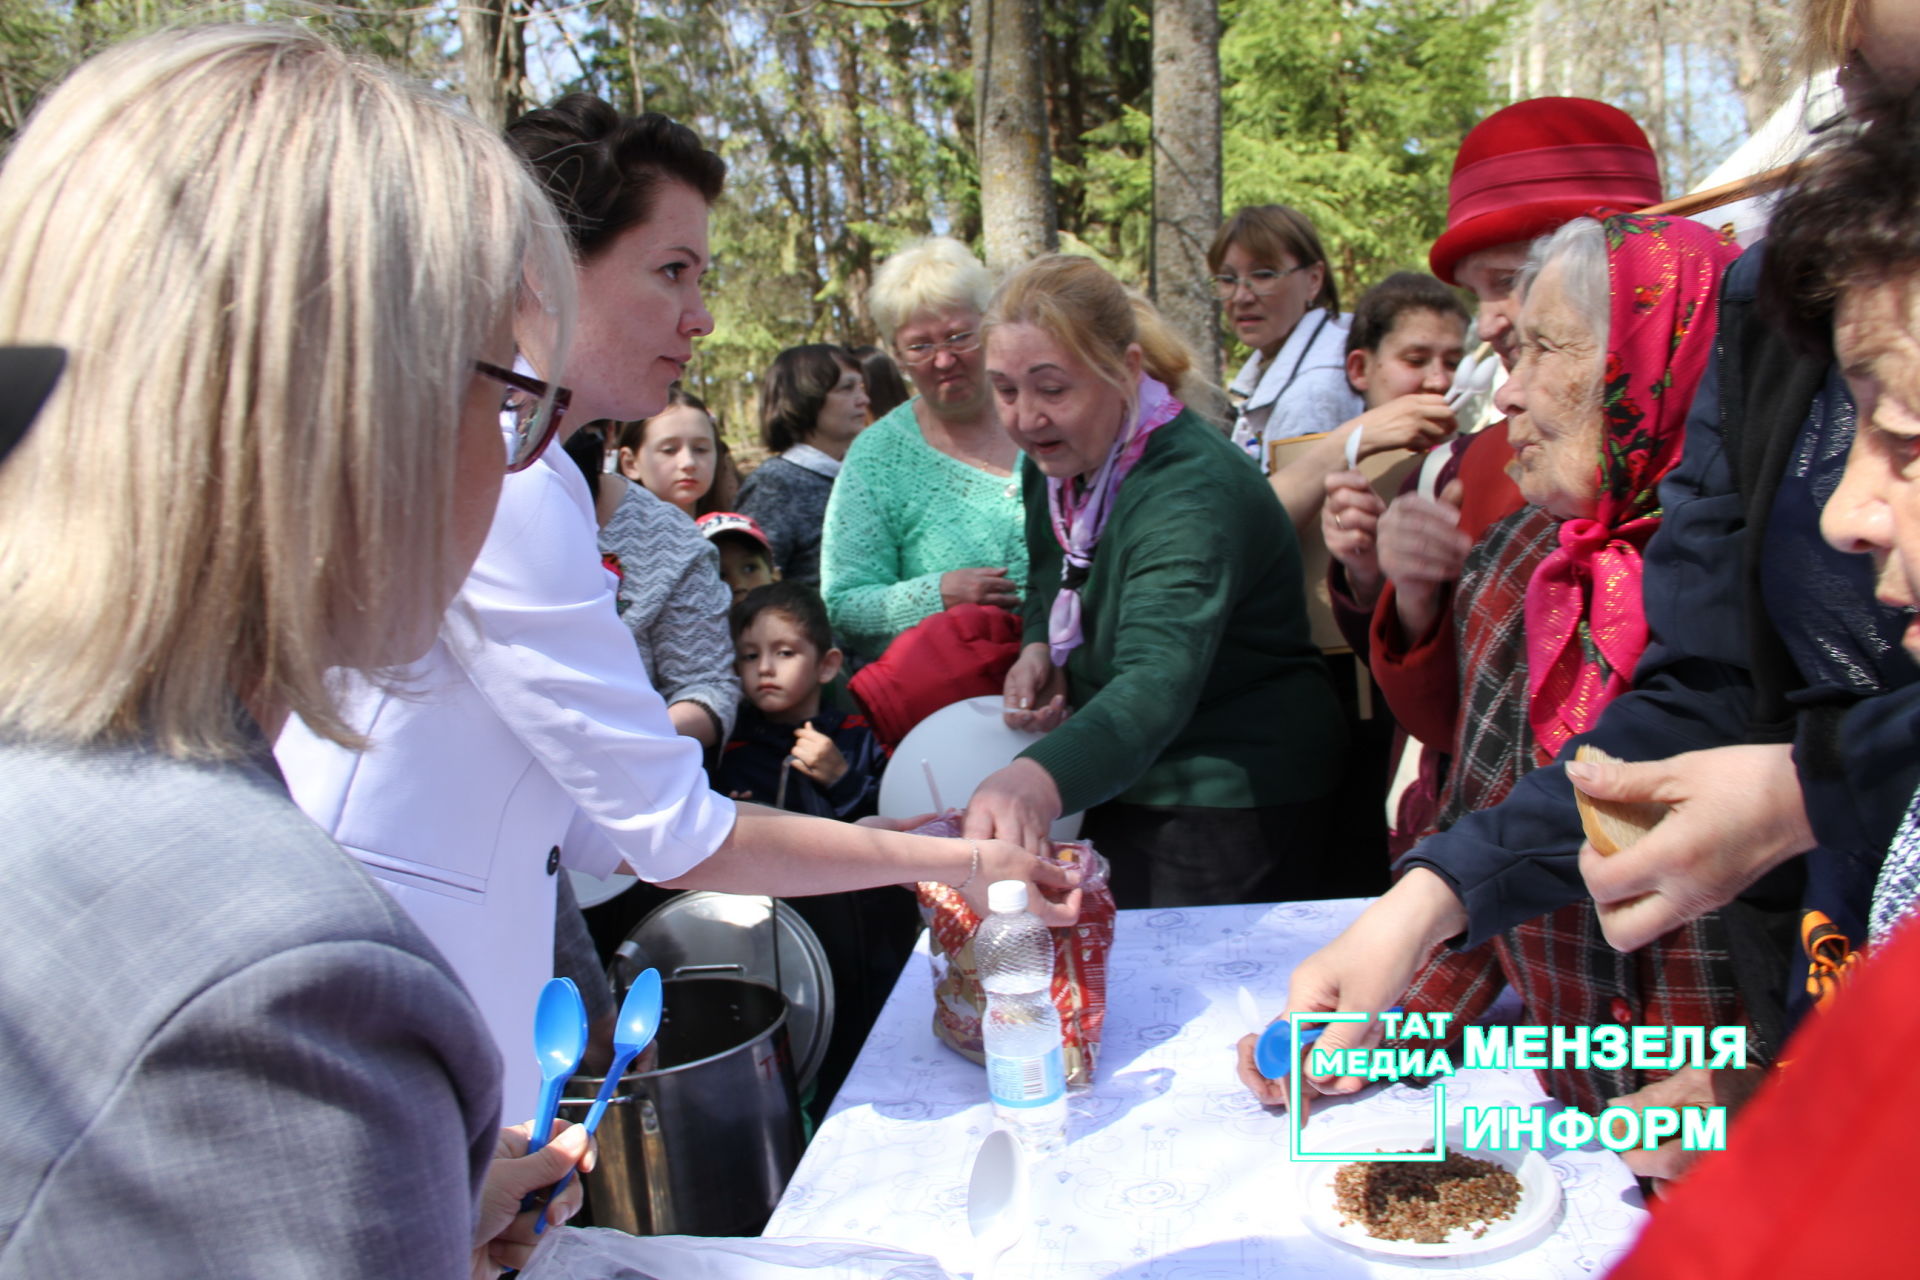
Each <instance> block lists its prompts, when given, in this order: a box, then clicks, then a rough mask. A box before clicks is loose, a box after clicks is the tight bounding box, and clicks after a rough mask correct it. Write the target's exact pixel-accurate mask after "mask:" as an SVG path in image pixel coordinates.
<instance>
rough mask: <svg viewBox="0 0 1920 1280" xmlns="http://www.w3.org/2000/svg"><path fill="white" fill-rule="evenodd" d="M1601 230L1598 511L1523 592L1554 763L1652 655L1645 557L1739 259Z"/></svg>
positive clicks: (1673, 235) (1711, 245) (1532, 695)
mask: <svg viewBox="0 0 1920 1280" xmlns="http://www.w3.org/2000/svg"><path fill="white" fill-rule="evenodd" d="M1601 227H1602V228H1603V230H1604V231H1605V233H1606V237H1607V275H1608V279H1609V281H1610V283H1611V286H1612V307H1611V309H1610V315H1611V320H1610V327H1609V332H1608V335H1607V371H1606V385H1605V394H1604V401H1603V406H1602V412H1603V413H1604V415H1605V419H1604V422H1603V425H1602V438H1601V444H1600V463H1599V470H1598V473H1597V476H1596V480H1597V483H1598V491H1599V495H1600V502H1599V506H1598V507H1597V509H1596V510H1595V511H1594V514H1593V516H1592V518H1590V519H1587V518H1582V519H1575V520H1568V521H1565V522H1564V523H1563V524H1561V526H1560V545H1559V546H1557V547H1555V548H1554V549H1553V550H1552V551H1551V552H1549V553H1548V555H1547V558H1546V559H1545V560H1544V561H1542V562H1541V564H1540V567H1539V568H1538V569H1536V570H1535V571H1534V574H1533V578H1532V579H1531V581H1529V582H1528V584H1527V604H1526V608H1527V692H1528V708H1527V718H1528V721H1529V723H1530V724H1531V725H1532V727H1533V732H1534V737H1535V741H1536V742H1537V744H1538V745H1539V747H1540V749H1541V750H1542V751H1544V752H1545V753H1546V755H1547V756H1548V757H1552V756H1554V755H1557V754H1558V753H1559V751H1560V748H1561V746H1562V745H1563V744H1564V743H1565V742H1566V741H1567V739H1568V738H1571V737H1573V736H1574V735H1575V734H1579V733H1583V732H1585V731H1586V730H1587V729H1589V728H1591V727H1592V725H1593V722H1594V721H1595V720H1596V719H1598V718H1599V715H1600V709H1601V708H1602V707H1604V706H1605V705H1606V704H1607V703H1609V702H1611V701H1612V700H1613V699H1614V698H1615V697H1617V696H1618V695H1619V694H1621V693H1623V692H1624V691H1625V690H1626V689H1627V688H1628V687H1629V685H1630V684H1631V682H1632V680H1633V668H1634V666H1635V664H1636V663H1638V662H1639V660H1640V654H1641V652H1642V651H1643V650H1644V649H1645V648H1646V647H1647V615H1646V609H1645V606H1644V604H1643V602H1642V600H1641V594H1640V579H1641V572H1642V564H1641V553H1642V552H1643V551H1644V550H1645V549H1646V545H1647V540H1648V539H1649V538H1651V537H1652V536H1653V532H1654V530H1655V529H1657V528H1659V527H1660V516H1661V511H1660V499H1659V495H1658V492H1657V486H1658V485H1659V483H1660V479H1661V477H1663V476H1665V475H1666V474H1667V472H1668V471H1671V470H1672V469H1673V466H1674V464H1675V463H1676V462H1678V461H1679V460H1680V450H1681V446H1682V444H1683V442H1684V440H1685V431H1684V428H1685V425H1686V420H1687V410H1688V408H1689V407H1690V406H1691V405H1692V403H1693V392H1694V388H1695V387H1696V386H1698V385H1699V382H1700V375H1701V374H1702V373H1704V372H1705V371H1706V367H1707V360H1708V357H1709V355H1710V353H1711V351H1712V348H1713V332H1714V326H1715V323H1716V321H1717V319H1718V315H1717V312H1716V310H1715V306H1714V303H1715V291H1716V290H1717V288H1718V287H1719V283H1720V275H1721V273H1722V272H1723V271H1724V270H1725V269H1726V267H1727V265H1728V264H1729V263H1731V262H1732V261H1733V259H1734V258H1735V257H1737V256H1739V250H1738V249H1737V248H1736V247H1735V246H1734V245H1732V244H1730V243H1728V242H1726V241H1725V240H1723V239H1722V238H1721V237H1720V236H1719V235H1718V234H1716V233H1715V232H1713V231H1711V230H1709V229H1708V228H1707V227H1705V226H1702V225H1701V224H1700V223H1697V222H1691V221H1688V220H1686V219H1681V218H1647V217H1640V216H1637V215H1630V214H1628V215H1618V216H1614V217H1609V218H1606V219H1605V220H1603V221H1602V222H1601Z"/></svg>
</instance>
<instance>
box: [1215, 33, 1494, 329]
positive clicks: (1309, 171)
mask: <svg viewBox="0 0 1920 1280" xmlns="http://www.w3.org/2000/svg"><path fill="white" fill-rule="evenodd" d="M1513 13H1514V3H1513V0H1503V2H1502V3H1500V4H1497V5H1494V6H1492V7H1490V8H1487V9H1485V10H1483V11H1481V12H1479V13H1473V12H1470V11H1465V10H1463V6H1462V5H1460V4H1459V3H1458V2H1457V0H1226V3H1225V4H1224V5H1223V13H1222V16H1223V18H1225V19H1226V20H1227V29H1226V34H1225V36H1224V37H1223V39H1222V41H1221V45H1220V62H1221V73H1222V79H1223V82H1224V84H1225V86H1226V87H1225V89H1224V90H1223V102H1222V106H1223V124H1222V132H1223V135H1224V136H1223V142H1222V158H1223V167H1224V170H1225V192H1224V197H1225V199H1224V205H1225V208H1226V209H1227V210H1229V211H1231V210H1233V209H1236V208H1239V207H1241V206H1242V205H1249V204H1268V203H1277V204H1290V205H1293V206H1295V207H1296V208H1299V209H1300V210H1301V211H1302V212H1304V213H1306V214H1307V215H1308V216H1309V217H1311V218H1312V219H1313V221H1314V225H1315V226H1316V227H1317V228H1318V229H1319V231H1320V235H1321V239H1322V241H1323V242H1324V243H1325V244H1326V245H1327V252H1328V253H1329V254H1330V255H1331V256H1332V258H1333V260H1334V265H1335V267H1336V269H1337V272H1338V276H1339V282H1340V286H1341V290H1342V295H1343V297H1346V298H1352V297H1354V296H1357V294H1358V293H1359V291H1360V290H1361V289H1364V288H1365V287H1366V286H1368V285H1370V284H1372V283H1373V282H1374V281H1376V280H1378V279H1380V278H1381V277H1382V276H1384V275H1386V274H1388V273H1389V272H1391V271H1395V270H1399V269H1401V268H1406V267H1412V268H1416V269H1419V270H1425V267H1426V256H1427V255H1426V250H1427V246H1428V245H1429V244H1431V243H1432V241H1433V239H1434V238H1435V237H1436V236H1438V235H1439V233H1440V231H1441V229H1442V228H1443V227H1444V226H1445V223H1446V209H1447V178H1448V176H1449V174H1450V172H1451V170H1452V166H1453V156H1454V153H1455V152H1456V151H1457V150H1458V149H1459V146H1460V140H1461V138H1462V137H1464V136H1465V134H1466V132H1467V130H1468V129H1470V128H1472V127H1473V125H1474V124H1475V122H1477V121H1478V120H1479V119H1480V118H1481V117H1483V116H1484V115H1486V114H1487V113H1488V112H1489V111H1490V110H1492V109H1493V107H1494V106H1495V105H1496V103H1495V99H1494V95H1493V91H1492V81H1491V77H1490V74H1489V72H1490V69H1491V68H1490V64H1491V60H1492V58H1493V56H1494V54H1495V52H1496V51H1497V49H1498V48H1499V46H1500V43H1501V41H1502V40H1503V39H1504V38H1505V35H1506V30H1507V26H1508V24H1509V22H1510V21H1511V19H1512V16H1513Z"/></svg>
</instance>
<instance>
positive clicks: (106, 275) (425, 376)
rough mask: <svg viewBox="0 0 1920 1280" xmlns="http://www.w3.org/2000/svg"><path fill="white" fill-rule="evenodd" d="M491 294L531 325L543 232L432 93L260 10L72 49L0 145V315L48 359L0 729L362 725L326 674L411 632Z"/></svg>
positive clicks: (49, 734) (206, 747)
mask: <svg viewBox="0 0 1920 1280" xmlns="http://www.w3.org/2000/svg"><path fill="white" fill-rule="evenodd" d="M523 272H525V273H526V274H525V275H523ZM529 279H531V280H537V281H538V282H539V285H540V288H541V289H542V290H543V291H544V301H545V306H544V308H542V307H538V306H535V305H534V304H533V303H531V302H530V301H529V299H528V293H529V292H530V287H529V286H528V285H527V283H526V281H527V280H529ZM516 301H518V302H519V303H520V304H521V310H522V312H523V314H525V315H527V316H529V317H533V318H536V319H542V323H544V324H547V325H550V326H551V327H552V328H553V329H554V330H555V331H556V332H555V335H554V345H555V346H556V347H558V348H560V349H564V346H565V342H566V331H567V328H568V325H569V323H570V318H571V315H572V306H573V271H572V266H571V260H570V258H569V255H568V250H567V247H566V243H565V239H564V235H563V233H562V232H561V230H560V229H559V223H558V219H557V217H556V215H555V214H554V213H553V211H552V208H551V206H549V205H548V204H547V202H546V199H545V197H544V196H543V195H542V194H541V193H540V191H539V188H538V187H537V186H536V185H535V184H534V182H533V181H532V179H531V178H530V177H529V176H528V175H527V173H526V171H525V170H524V168H523V167H522V166H521V164H520V163H519V161H518V160H517V158H516V157H515V156H514V154H513V152H512V151H511V150H510V149H509V148H508V147H507V145H506V143H505V142H504V141H503V140H501V139H500V138H499V137H497V136H495V135H494V134H493V133H492V132H491V131H490V130H488V129H486V128H485V127H484V126H482V125H481V124H479V123H478V122H477V121H475V120H473V119H472V118H471V117H469V116H466V115H464V114H461V113H460V112H459V111H458V110H457V109H455V108H452V107H451V106H450V105H449V104H448V103H447V102H445V101H444V100H442V99H441V98H439V97H437V96H435V95H431V94H429V93H428V92H426V91H425V90H423V89H421V88H419V87H416V86H414V85H411V84H409V83H406V82H404V81H402V80H401V79H399V78H397V77H396V76H395V75H393V74H392V73H390V72H388V71H385V70H383V69H381V68H380V67H378V66H376V65H374V64H372V63H370V62H366V61H363V60H360V59H358V58H354V57H350V56H348V55H347V54H345V53H343V52H341V51H340V50H338V49H335V48H333V47H332V46H330V45H328V44H327V43H325V42H324V41H322V40H320V39H318V38H316V37H314V36H312V35H310V34H307V33H306V32H303V31H300V30H296V29H292V28H282V27H243V26H209V27H200V28H193V29H186V30H176V31H168V32H163V33H160V34H158V35H153V36H149V37H146V38H143V39H140V40H136V41H132V42H129V43H127V44H124V45H121V46H119V47H118V48H115V49H113V50H110V51H108V52H107V53H104V54H102V55H101V56H99V57H97V58H94V59H92V60H91V61H89V62H88V63H86V64H85V65H83V66H82V67H80V68H79V69H78V70H77V71H76V72H75V73H74V74H73V75H72V77H71V78H69V79H68V80H67V82H66V83H65V84H64V85H63V86H62V87H61V88H60V89H59V90H58V91H57V92H55V93H54V94H53V95H52V96H51V97H50V98H48V99H47V100H46V101H45V103H43V104H42V106H41V107H40V109H39V110H38V112H37V113H36V114H35V115H34V117H33V119H32V120H31V121H30V122H29V124H28V126H27V128H26V130H25V131H24V132H23V133H22V134H21V136H20V137H19V139H18V140H17V142H16V144H15V146H14V148H13V150H12V153H11V155H10V156H9V157H8V159H7V162H6V165H5V166H4V168H0V342H8V343H14V342H20V343H25V342H36V343H51V344H56V345H59V346H63V347H65V348H66V349H67V350H68V352H69V355H70V363H69V365H68V368H67V373H66V377H65V378H64V380H63V381H62V383H61V385H60V387H59V388H58V389H57V390H56V391H55V393H54V395H53V397H52V398H51V400H50V401H49V402H48V404H47V406H46V408H45V409H44V410H43V411H42V413H41V415H40V418H39V420H38V422H37V423H36V424H35V427H34V430H33V431H32V433H31V434H30V435H29V437H28V439H27V440H25V441H24V442H23V443H22V444H21V446H20V448H19V449H17V450H16V451H15V453H14V455H13V456H12V458H11V459H9V461H8V462H7V465H6V466H5V467H4V468H0V511H4V512H5V513H6V528H7V532H6V537H5V538H4V539H0V592H4V603H0V726H4V727H5V728H6V730H8V731H10V732H14V733H19V734H23V735H26V736H29V737H34V738H42V739H48V740H53V741H63V742H72V743H84V742H92V741H116V740H118V741H125V740H147V741H150V742H151V743H152V744H153V745H154V746H155V747H156V748H157V749H159V750H161V751H163V752H165V753H167V754H170V755H174V756H179V757H183V758H220V757H231V756H234V755H237V754H240V753H241V752H243V751H244V750H245V749H246V747H245V743H246V741H247V738H248V736H249V734H248V731H247V730H246V728H245V723H246V721H245V718H244V716H243V715H242V713H241V710H240V708H241V707H242V705H243V704H245V705H252V706H256V707H258V706H271V707H275V708H280V707H284V708H286V709H289V710H291V711H292V712H293V713H295V714H298V715H299V716H300V717H301V718H302V719H304V720H305V721H306V722H307V724H308V725H309V726H310V727H311V728H312V729H313V730H314V731H315V732H316V733H319V734H321V735H323V736H325V737H327V738H330V739H332V740H334V741H336V742H339V743H341V744H343V745H348V746H359V745H364V744H363V742H362V741H361V740H360V739H359V738H358V737H357V736H356V735H355V734H354V733H353V732H352V731H351V730H350V729H349V728H348V727H347V725H346V724H345V723H344V722H343V721H342V720H341V718H340V716H339V714H338V712H337V710H336V707H335V705H334V698H333V696H332V693H331V691H330V681H329V677H328V675H327V672H328V669H329V668H331V667H347V668H354V669H358V670H361V671H364V672H367V673H368V674H370V675H374V676H376V677H377V676H378V674H379V671H378V669H379V668H380V667H381V666H382V665H383V664H387V663H392V662H395V661H397V660H401V659H403V658H405V657H409V656H411V655H412V654H413V653H417V652H418V649H419V647H420V643H421V639H422V638H423V637H428V636H431V635H432V634H433V631H434V629H435V627H436V625H437V620H438V618H439V615H440V613H441V612H442V610H444V608H445V606H446V597H447V595H448V594H449V593H451V591H452V590H453V587H454V585H456V584H457V583H458V582H459V580H460V577H461V574H462V572H463V571H464V566H463V565H462V564H461V563H460V562H459V561H460V555H461V549H460V548H458V547H456V546H455V545H454V541H453V533H452V528H453V524H454V520H453V512H454V509H455V496H456V495H455V492H454V485H455V480H456V476H455V468H454V466H453V456H454V452H455V447H456V443H457V441H458V439H459V434H460V432H459V425H460V418H461V406H462V404H463V401H464V398H465V395H466V391H467V388H468V387H469V385H470V381H471V379H472V377H473V369H472V362H473V360H474V359H475V358H476V357H477V356H480V355H482V354H483V353H484V352H485V350H486V348H487V344H488V343H489V342H491V341H493V340H494V339H495V335H496V334H497V333H498V331H499V329H500V326H501V324H502V322H503V321H504V320H505V319H506V318H507V317H508V316H509V315H510V314H512V313H513V310H514V308H515V304H516ZM503 466H504V449H503ZM408 646H411V648H409V647H408Z"/></svg>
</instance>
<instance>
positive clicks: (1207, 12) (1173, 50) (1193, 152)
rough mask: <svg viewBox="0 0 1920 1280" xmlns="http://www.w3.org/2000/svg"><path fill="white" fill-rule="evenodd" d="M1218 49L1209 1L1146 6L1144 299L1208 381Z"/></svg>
mask: <svg viewBox="0 0 1920 1280" xmlns="http://www.w3.org/2000/svg"><path fill="white" fill-rule="evenodd" d="M1219 48H1220V13H1219V6H1218V3H1217V0H1154V5H1153V270H1152V284H1151V292H1152V295H1153V301H1154V305H1155V306H1157V307H1159V308H1160V313H1161V314H1162V315H1164V316H1165V317H1166V318H1167V320H1168V322H1169V323H1170V324H1172V325H1173V328H1174V331H1175V332H1177V333H1178V334H1180V336H1181V337H1183V338H1185V339H1186V340H1187V343H1188V344H1189V345H1190V346H1192V347H1193V349H1194V350H1195V351H1196V352H1198V353H1199V356H1200V368H1201V371H1202V372H1203V373H1205V374H1206V375H1207V376H1208V377H1209V378H1215V379H1217V378H1218V377H1219V372H1220V326H1219V316H1218V311H1219V308H1218V304H1217V303H1215V302H1214V298H1213V281H1212V280H1211V279H1209V278H1208V273H1207V246H1208V245H1209V244H1211V243H1212V241H1213V236H1214V233H1215V232H1216V231H1218V230H1219V228H1220V55H1219Z"/></svg>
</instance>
